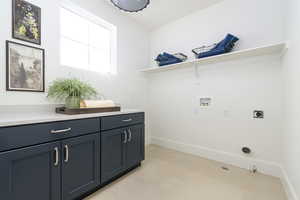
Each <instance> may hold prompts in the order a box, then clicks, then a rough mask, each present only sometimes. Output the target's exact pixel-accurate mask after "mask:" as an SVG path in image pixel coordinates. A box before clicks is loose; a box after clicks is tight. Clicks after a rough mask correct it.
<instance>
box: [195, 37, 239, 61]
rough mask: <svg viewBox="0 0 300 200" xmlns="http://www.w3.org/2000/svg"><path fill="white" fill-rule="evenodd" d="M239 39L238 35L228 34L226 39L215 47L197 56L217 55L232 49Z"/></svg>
mask: <svg viewBox="0 0 300 200" xmlns="http://www.w3.org/2000/svg"><path fill="white" fill-rule="evenodd" d="M238 40H239V38H237V37H236V36H234V35H232V34H228V35H227V36H226V38H225V39H224V40H222V41H221V42H219V43H218V44H217V45H216V46H215V47H214V48H213V49H211V50H210V51H207V52H203V53H200V54H198V55H197V58H205V57H210V56H216V55H220V54H224V53H228V52H230V51H232V49H233V47H234V45H235V43H236V42H237V41H238Z"/></svg>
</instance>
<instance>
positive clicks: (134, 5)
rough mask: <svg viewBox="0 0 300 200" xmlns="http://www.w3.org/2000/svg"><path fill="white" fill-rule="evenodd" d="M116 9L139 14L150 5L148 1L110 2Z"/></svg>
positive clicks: (120, 0)
mask: <svg viewBox="0 0 300 200" xmlns="http://www.w3.org/2000/svg"><path fill="white" fill-rule="evenodd" d="M110 1H111V2H112V3H113V4H114V5H115V6H116V7H118V8H119V9H121V10H123V11H126V12H139V11H141V10H143V9H144V8H146V7H147V6H148V5H149V4H150V0H110Z"/></svg>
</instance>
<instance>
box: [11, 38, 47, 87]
mask: <svg viewBox="0 0 300 200" xmlns="http://www.w3.org/2000/svg"><path fill="white" fill-rule="evenodd" d="M6 90H8V91H25V92H26V91H28V92H44V91H45V51H44V49H40V48H36V47H31V46H27V45H23V44H19V43H15V42H11V41H6Z"/></svg>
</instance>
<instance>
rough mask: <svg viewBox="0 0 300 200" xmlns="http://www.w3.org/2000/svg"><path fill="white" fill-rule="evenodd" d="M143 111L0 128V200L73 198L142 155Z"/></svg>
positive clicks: (128, 166) (113, 176)
mask: <svg viewBox="0 0 300 200" xmlns="http://www.w3.org/2000/svg"><path fill="white" fill-rule="evenodd" d="M144 138H145V136H144V113H133V114H125V115H115V116H109V117H101V118H91V119H77V120H69V121H60V122H51V123H41V124H32V125H23V126H22V125H21V126H15V127H5V128H0V199H4V200H23V199H26V200H27V199H28V200H74V199H78V198H82V197H83V196H84V195H86V194H88V193H90V192H91V191H94V190H95V189H97V188H100V187H102V186H103V185H104V184H106V183H108V182H109V181H111V180H112V179H113V178H115V177H117V176H119V175H120V174H122V173H124V172H125V171H127V170H128V169H131V168H133V167H135V166H137V165H139V164H140V163H141V161H142V160H144Z"/></svg>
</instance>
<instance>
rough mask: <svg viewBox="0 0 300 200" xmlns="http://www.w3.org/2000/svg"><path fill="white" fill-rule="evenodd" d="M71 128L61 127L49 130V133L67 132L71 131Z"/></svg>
mask: <svg viewBox="0 0 300 200" xmlns="http://www.w3.org/2000/svg"><path fill="white" fill-rule="evenodd" d="M71 130H72V128H67V129H62V130H51V133H52V134H57V133H66V132H69V131H71Z"/></svg>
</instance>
